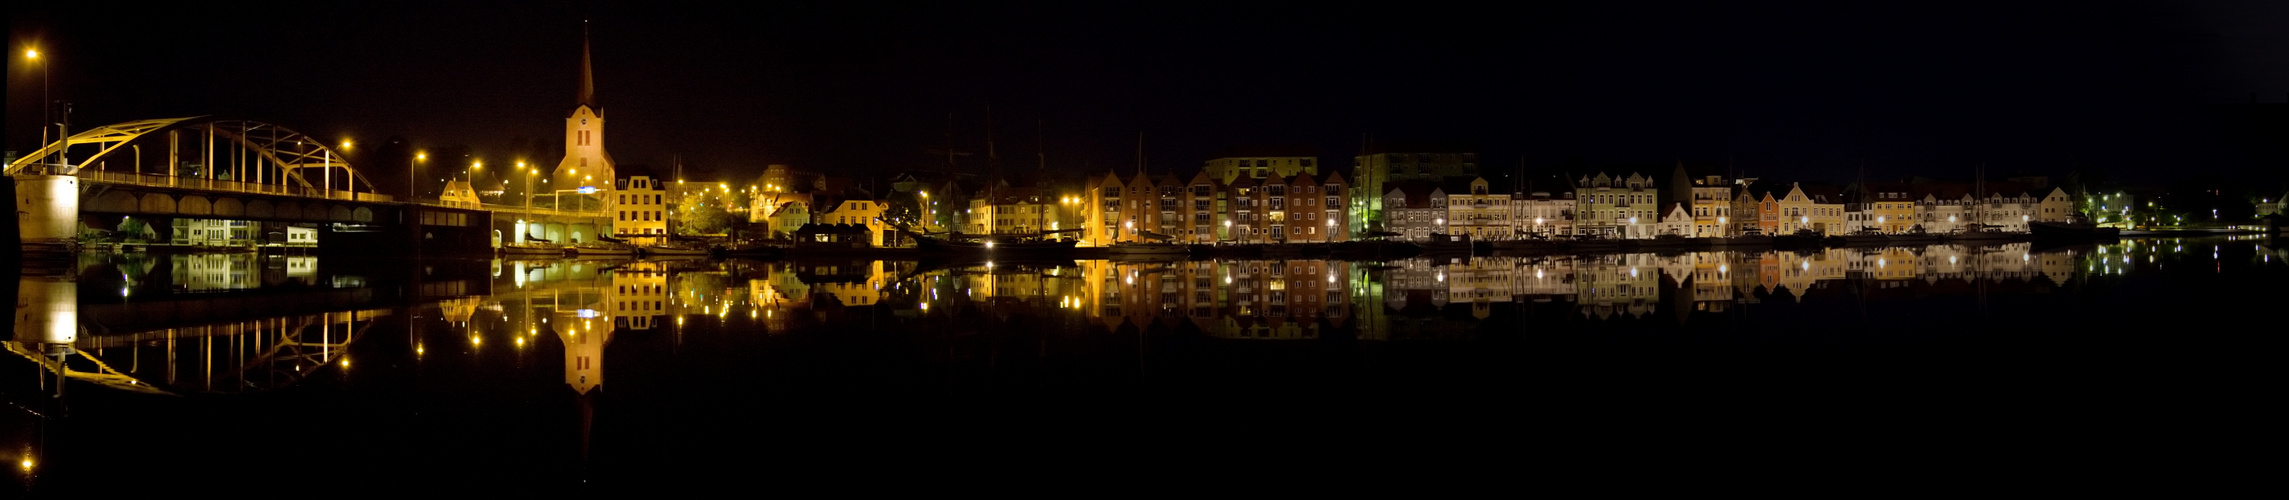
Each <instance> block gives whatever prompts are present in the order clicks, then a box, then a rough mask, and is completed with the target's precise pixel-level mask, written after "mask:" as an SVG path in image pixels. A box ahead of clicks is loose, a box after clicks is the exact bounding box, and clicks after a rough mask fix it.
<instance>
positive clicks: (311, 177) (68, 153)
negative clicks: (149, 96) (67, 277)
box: [6, 116, 389, 201]
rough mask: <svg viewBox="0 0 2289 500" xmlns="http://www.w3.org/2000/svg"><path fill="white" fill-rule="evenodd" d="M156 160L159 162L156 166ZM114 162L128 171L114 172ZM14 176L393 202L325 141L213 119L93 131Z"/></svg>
mask: <svg viewBox="0 0 2289 500" xmlns="http://www.w3.org/2000/svg"><path fill="white" fill-rule="evenodd" d="M153 159H155V160H156V161H157V163H158V165H156V166H149V165H150V164H151V163H152V161H150V160H153ZM113 160H120V161H121V162H122V163H126V164H127V165H128V166H127V168H110V166H109V165H110V162H111V161H113ZM147 166H149V168H146V167H147ZM6 173H7V174H9V175H21V174H26V173H32V174H57V175H76V176H80V177H99V178H102V179H103V180H107V181H114V182H136V183H161V184H165V185H170V186H202V187H209V188H215V189H226V190H236V191H254V192H270V193H279V194H293V195H302V196H317V197H327V198H351V199H360V200H367V201H389V197H388V196H383V195H380V194H377V193H375V191H374V183H373V181H372V180H371V179H369V178H367V177H366V175H365V174H364V173H363V172H360V171H358V169H357V168H356V167H354V166H352V165H351V164H350V162H349V161H348V160H347V159H346V158H345V157H344V156H343V155H342V154H341V152H340V151H338V150H336V149H335V148H334V147H333V146H331V145H329V144H327V143H326V141H325V140H323V139H320V138H317V137H313V136H310V135H308V134H304V133H301V132H298V131H295V130H293V129H289V128H286V127H282V126H279V125H276V124H271V123H264V122H258V121H252V120H222V119H215V118H213V117H210V116H192V117H182V118H160V119H151V120H137V121H131V122H122V123H115V124H111V125H104V126H100V127H95V128H91V129H88V130H84V131H81V132H79V133H76V134H72V136H71V137H67V138H64V139H62V140H58V141H56V142H53V143H49V144H46V145H43V146H41V147H40V149H38V150H35V151H33V152H32V153H31V154H28V155H25V156H24V157H22V158H19V159H17V160H16V161H14V162H11V163H9V164H8V166H7V170H6Z"/></svg>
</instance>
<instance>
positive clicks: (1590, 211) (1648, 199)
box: [1574, 172, 1660, 239]
mask: <svg viewBox="0 0 2289 500" xmlns="http://www.w3.org/2000/svg"><path fill="white" fill-rule="evenodd" d="M1574 200H1575V203H1576V205H1577V206H1576V209H1575V211H1574V213H1575V214H1576V218H1575V220H1574V231H1575V234H1579V235H1591V236H1599V237H1608V238H1628V239H1639V238H1651V237H1653V229H1654V225H1655V223H1656V222H1659V220H1658V219H1657V218H1658V217H1660V213H1659V212H1658V210H1659V209H1660V208H1659V206H1658V204H1659V203H1660V196H1659V195H1658V192H1657V191H1656V190H1655V189H1654V186H1653V179H1652V178H1649V177H1646V176H1643V175H1639V174H1637V173H1635V172H1631V173H1630V174H1629V177H1618V176H1609V175H1606V173H1604V172H1598V174H1597V175H1596V176H1594V177H1593V176H1583V177H1582V178H1580V179H1577V180H1575V181H1574Z"/></svg>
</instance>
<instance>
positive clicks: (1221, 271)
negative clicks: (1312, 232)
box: [1076, 260, 1352, 338]
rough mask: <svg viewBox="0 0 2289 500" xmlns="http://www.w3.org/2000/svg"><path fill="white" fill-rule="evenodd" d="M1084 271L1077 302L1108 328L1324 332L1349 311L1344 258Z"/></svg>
mask: <svg viewBox="0 0 2289 500" xmlns="http://www.w3.org/2000/svg"><path fill="white" fill-rule="evenodd" d="M1080 272H1081V275H1082V279H1081V283H1084V284H1086V288H1087V289H1086V290H1085V291H1083V292H1082V293H1080V294H1078V295H1077V300H1076V302H1078V303H1079V305H1080V308H1081V309H1082V310H1083V311H1084V314H1085V315H1087V316H1088V317H1089V318H1090V319H1092V320H1093V321H1095V322H1097V323H1099V324H1103V325H1105V326H1106V327H1108V328H1115V329H1118V328H1120V327H1121V326H1122V325H1124V324H1128V325H1135V326H1137V327H1140V328H1142V327H1145V326H1148V325H1151V324H1153V323H1155V322H1173V321H1180V320H1181V321H1188V322H1190V323H1192V324H1193V326H1195V327H1197V328H1199V329H1200V330H1201V331H1202V332H1204V333H1207V334H1208V335H1210V336H1214V337H1224V338H1318V337H1319V336H1320V335H1321V328H1322V327H1323V326H1322V325H1323V324H1324V325H1332V326H1341V325H1343V324H1344V323H1345V322H1346V320H1347V319H1348V318H1349V316H1350V307H1349V303H1350V301H1349V297H1350V296H1351V294H1350V293H1349V291H1348V288H1349V287H1350V286H1351V284H1352V281H1351V280H1350V278H1349V277H1350V276H1351V273H1350V263H1347V262H1341V261H1322V260H1258V261H1187V262H1177V263H1124V262H1114V261H1087V262H1083V263H1082V265H1081V270H1080ZM1322 320H1325V321H1324V322H1323V321H1322Z"/></svg>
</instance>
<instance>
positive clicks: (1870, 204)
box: [1854, 182, 1929, 234]
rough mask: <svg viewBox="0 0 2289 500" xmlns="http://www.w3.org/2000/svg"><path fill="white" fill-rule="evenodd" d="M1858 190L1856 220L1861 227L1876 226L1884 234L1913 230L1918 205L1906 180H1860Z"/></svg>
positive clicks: (1916, 218) (1903, 232) (1871, 227)
mask: <svg viewBox="0 0 2289 500" xmlns="http://www.w3.org/2000/svg"><path fill="white" fill-rule="evenodd" d="M1860 191H1861V198H1860V200H1861V201H1860V204H1861V205H1863V207H1862V208H1861V214H1860V220H1859V221H1858V224H1859V225H1860V228H1867V229H1875V230H1877V231H1882V232H1883V233H1884V234H1906V233H1911V232H1914V231H1915V228H1916V225H1917V224H1918V222H1919V221H1918V216H1917V212H1916V207H1917V206H1918V205H1917V204H1916V202H1915V198H1914V197H1912V196H1911V195H1909V189H1908V185H1907V184H1904V183H1896V182H1883V183H1863V184H1861V188H1860ZM1925 229H1929V228H1925ZM1854 230H1855V231H1857V230H1858V229H1854Z"/></svg>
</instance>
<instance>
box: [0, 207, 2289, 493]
mask: <svg viewBox="0 0 2289 500" xmlns="http://www.w3.org/2000/svg"><path fill="white" fill-rule="evenodd" d="M2284 258H2289V254H2284V253H2282V250H2278V249H2275V248H2273V247H2272V246H2271V240H2269V239H2257V240H2249V239H2243V238H2210V239H2198V240H2191V239H2189V240H2181V239H2150V240H2131V241H2125V242H2121V243H2115V244H2107V245H2078V246H2062V247H2047V248H2038V247H2036V246H2035V245H2033V244H2030V243H2010V244H2001V245H1985V246H1963V245H1945V244H1942V245H1925V246H1913V247H1886V248H1843V249H1826V250H1818V251H1802V252H1795V251H1760V252H1732V251H1706V252H1677V253H1635V254H1613V255H1596V256H1543V257H1474V258H1459V259H1410V260H1401V261H1392V262H1346V261H1332V260H1316V259H1286V260H1278V259H1273V260H1213V261H1184V262H1114V261H1072V262H1047V263H997V264H984V265H976V266H965V267H958V268H950V269H947V268H929V267H925V266H923V265H921V264H917V263H913V262H886V261H874V260H844V261H789V262H750V261H728V262H718V261H701V260H683V261H625V260H623V261H592V260H561V259H551V260H529V261H528V260H496V261H491V262H485V263H482V264H481V265H479V266H478V271H477V273H479V274H482V275H483V276H479V277H477V281H478V282H479V283H476V284H474V285H467V286H464V285H459V284H454V283H457V282H455V281H452V280H445V279H440V280H438V281H433V282H432V281H421V282H410V283H405V284H391V285H390V286H377V285H376V284H375V283H373V280H369V279H367V278H366V277H368V276H392V275H395V274H399V273H398V272H396V271H391V270H376V269H360V268H349V269H329V268H325V267H321V264H333V263H322V262H319V261H318V260H317V259H316V258H313V257H300V256H261V255H252V254H245V255H172V256H116V255H114V256H106V257H101V258H88V259H83V261H82V262H81V266H80V267H79V268H78V269H77V271H76V274H74V275H68V276H27V277H23V278H21V279H20V280H19V283H18V286H17V288H16V293H17V297H16V299H17V308H16V310H17V315H16V318H15V321H14V328H15V329H14V336H13V338H12V340H11V341H10V342H8V343H7V346H8V348H9V350H10V352H11V353H13V354H14V357H16V358H19V359H25V360H28V361H29V362H30V363H31V364H33V365H36V366H37V367H39V369H38V370H37V371H38V372H39V373H41V374H42V378H40V379H39V381H38V383H37V385H36V386H35V387H38V388H40V389H41V390H42V391H44V392H42V394H60V390H61V387H62V386H63V385H64V384H63V383H62V381H65V380H69V381H78V382H82V383H83V385H84V384H88V383H92V384H100V385H102V386H105V387H112V388H118V389H124V390H130V391H138V392H152V393H170V394H181V395H203V394H252V393H265V392H270V391H276V390H278V389H282V388H287V387H295V386H298V385H307V384H311V383H312V381H323V382H324V384H323V385H321V388H322V390H342V391H348V390H353V389H355V388H356V387H358V386H357V385H356V384H357V383H359V382H361V381H371V382H366V383H375V384H382V383H392V382H388V381H390V380H393V377H394V378H395V379H406V380H411V381H400V382H394V383H399V384H406V385H410V386H415V387H418V389H414V390H418V391H437V392H464V393H473V394H483V395H484V396H485V397H487V398H495V397H498V398H508V399H517V398H527V399H530V398H536V397H537V398H542V399H546V398H550V397H561V398H563V400H568V401H573V402H575V403H576V406H575V407H576V408H577V410H576V411H577V418H578V420H579V422H580V424H579V428H580V437H579V438H578V439H579V442H580V443H581V445H580V446H581V453H582V454H583V456H584V457H585V456H586V453H587V452H588V450H589V447H588V443H589V441H590V440H591V439H592V438H593V436H592V432H593V429H592V427H593V426H594V425H595V424H596V422H597V420H596V413H597V412H598V411H599V407H600V406H601V407H606V408H609V407H610V405H611V404H613V403H614V401H613V400H611V399H599V398H598V394H600V393H605V392H608V391H612V390H614V389H610V388H608V386H609V385H610V384H607V383H606V382H607V378H606V375H607V372H608V370H607V369H606V368H607V367H608V366H611V367H616V368H615V369H617V370H622V371H619V372H616V373H617V374H618V375H619V376H621V377H623V378H622V379H621V380H622V381H623V382H621V383H623V384H626V383H628V382H627V381H630V380H638V379H641V378H643V377H641V375H646V374H647V372H646V371H642V370H638V371H627V370H629V368H627V367H630V366H643V367H650V369H651V373H649V375H651V376H653V377H655V378H656V377H659V376H660V375H659V372H663V371H668V369H667V368H663V367H670V366H672V367H676V368H677V369H682V367H681V366H680V365H681V364H685V363H689V364H694V365H702V367H696V368H691V370H692V371H693V372H701V373H721V372H727V371H734V370H730V369H728V368H724V366H742V365H744V364H749V363H760V361H756V360H757V359H762V358H764V357H766V356H767V355H770V354H771V353H769V352H765V351H764V350H762V349H754V348H747V349H741V348H726V347H725V346H749V347H752V345H751V344H741V343H738V342H735V340H738V339H745V338H779V337H787V336H794V335H800V334H810V335H829V336H835V335H841V336H855V335H859V334H861V333H865V332H892V333H891V335H894V337H892V338H894V339H897V341H901V342H912V343H916V344H920V343H924V342H928V341H932V340H929V339H936V338H958V337H962V336H964V335H972V336H974V335H973V334H980V333H995V330H996V329H1008V328H1010V327H1011V325H1024V326H1025V327H1026V328H1030V329H1036V330H1038V331H1028V332H1023V333H1025V334H1028V335H1034V336H1036V337H1054V338H1065V339H1086V338H1092V337H1096V338H1115V337H1117V338H1124V339H1125V338H1127V337H1125V336H1126V335H1136V336H1137V339H1138V340H1136V341H1135V342H1136V343H1137V344H1139V346H1140V347H1138V351H1139V354H1137V356H1136V358H1137V363H1138V364H1140V365H1141V364H1143V363H1144V360H1143V359H1142V358H1143V355H1142V354H1141V351H1142V350H1143V349H1144V348H1143V347H1141V345H1142V344H1143V343H1144V340H1143V338H1144V337H1146V336H1148V335H1163V336H1178V337H1184V336H1197V338H1205V339H1210V340H1213V341H1215V342H1217V343H1218V344H1217V345H1251V346H1254V345H1268V346H1280V345H1298V344H1308V343H1310V342H1306V341H1311V340H1315V339H1343V340H1360V341H1402V342H1403V341H1411V340H1437V339H1453V338H1468V337H1471V336H1473V335H1477V334H1479V333H1480V332H1481V330H1484V329H1486V328H1487V327H1493V328H1503V329H1510V330H1514V331H1515V330H1524V331H1532V330H1534V329H1537V328H1547V327H1548V326H1547V324H1552V323H1559V322H1564V321H1598V322H1623V321H1640V320H1648V319H1655V318H1660V319H1664V320H1666V319H1667V318H1671V317H1674V318H1675V321H1674V322H1669V321H1663V323H1674V324H1693V323H1694V322H1700V321H1712V320H1713V319H1712V318H1717V317H1721V316H1724V315H1727V314H1732V313H1737V312H1742V311H1745V310H1747V309H1749V308H1757V307H1763V306H1761V304H1767V303H1800V302H1805V301H1807V300H1808V299H1812V298H1817V297H1820V296H1822V295H1838V296H1846V295H1848V296H1853V297H1858V298H1861V299H1863V300H1894V299H1901V300H1923V299H1928V298H1932V297H1939V296H1956V295H1960V296H1972V297H1984V295H1983V294H1986V293H1989V292H1990V291H1991V290H2019V291H2025V292H2030V293H2045V292H2047V291H2050V290H2053V289H2057V288H2060V287H2069V286H2077V284H2080V283H2088V282H2091V281H2104V280H2110V279H2112V277H2115V276H2121V275H2125V274H2131V273H2144V272H2154V271H2162V270H2165V269H2191V270H2200V271H2205V272H2217V273H2223V272H2226V271H2227V270H2228V269H2234V268H2240V267H2244V266H2248V265H2258V266H2271V265H2274V264H2275V263H2276V262H2277V261H2280V260H2282V259H2284ZM421 266H422V269H419V270H416V271H413V272H411V274H420V275H426V274H429V273H430V269H429V268H430V267H433V266H435V264H430V263H424V264H421ZM390 290H399V291H396V292H391V291H390ZM393 294H394V295H393ZM393 297H394V298H393ZM250 304H253V305H250ZM343 305H347V307H344V306H343ZM1522 309H1533V310H1537V311H1541V310H1554V311H1559V312H1560V313H1561V314H1558V315H1556V317H1552V316H1539V317H1534V318H1533V319H1532V320H1531V321H1506V320H1512V319H1516V318H1520V317H1521V315H1519V314H1517V311H1519V310H1522ZM1665 312H1675V313H1676V314H1675V315H1674V316H1672V315H1669V314H1665ZM877 324H883V325H888V326H884V327H877V326H875V325H877ZM1000 333H1008V332H1000ZM687 335H691V336H694V338H691V339H687V337H686V336H687ZM631 339H633V340H631ZM616 341H617V342H621V343H623V344H627V343H631V342H633V343H634V344H635V346H634V347H614V346H615V342H616ZM686 342H703V343H704V345H706V346H708V349H703V350H696V351H686V350H680V349H682V346H684V345H685V344H686ZM1045 342H1046V341H1045ZM552 350H553V351H555V352H551V351H552ZM948 350H951V349H948ZM1040 352H1054V350H1052V349H1046V348H1044V349H1042V350H1041V351H1040ZM352 353H356V354H355V355H353V354H352ZM608 355H609V356H608ZM1044 356H1046V354H1044ZM989 359H990V357H989ZM842 361H848V360H842ZM353 363H355V364H353ZM528 373H529V374H531V375H534V376H523V375H520V374H528ZM353 374H354V375H355V376H352V375H353ZM408 374H411V375H408ZM632 375H634V376H633V377H632ZM543 379H545V380H543ZM425 384H426V385H425ZM19 385H21V384H19ZM652 389H655V390H657V389H658V387H657V386H652ZM538 391H550V392H538ZM534 394H539V395H540V396H534ZM10 395H11V397H18V393H14V392H12V393H10ZM554 411H557V412H559V413H556V415H558V416H561V417H566V418H571V417H573V415H570V414H568V412H567V410H566V408H557V409H556V410H554ZM564 437H565V438H566V439H567V442H569V440H570V437H569V436H564ZM13 444H14V443H0V445H13Z"/></svg>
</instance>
